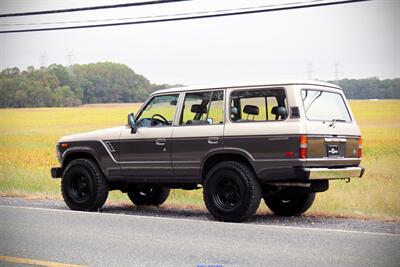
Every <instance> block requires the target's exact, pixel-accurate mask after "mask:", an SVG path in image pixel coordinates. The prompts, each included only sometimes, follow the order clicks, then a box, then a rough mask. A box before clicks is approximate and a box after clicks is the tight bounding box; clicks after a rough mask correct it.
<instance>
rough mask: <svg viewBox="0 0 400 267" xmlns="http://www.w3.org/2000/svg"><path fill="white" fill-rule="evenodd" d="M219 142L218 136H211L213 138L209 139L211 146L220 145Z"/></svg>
mask: <svg viewBox="0 0 400 267" xmlns="http://www.w3.org/2000/svg"><path fill="white" fill-rule="evenodd" d="M218 140H219V138H218V136H211V137H208V143H209V144H210V145H215V144H218Z"/></svg>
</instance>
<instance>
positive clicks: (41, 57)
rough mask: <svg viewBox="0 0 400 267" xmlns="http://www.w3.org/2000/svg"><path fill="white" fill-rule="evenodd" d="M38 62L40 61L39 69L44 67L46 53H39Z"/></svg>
mask: <svg viewBox="0 0 400 267" xmlns="http://www.w3.org/2000/svg"><path fill="white" fill-rule="evenodd" d="M39 61H40V66H41V67H45V66H46V61H47V55H46V51H44V52H41V53H40V56H39Z"/></svg>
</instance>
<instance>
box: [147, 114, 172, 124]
mask: <svg viewBox="0 0 400 267" xmlns="http://www.w3.org/2000/svg"><path fill="white" fill-rule="evenodd" d="M155 117H159V118H161V120H160V119H155ZM151 121H152V123H151V124H153V121H158V122H161V123H162V124H164V125H169V122H168V120H167V119H166V118H164V116H163V115H161V114H154V115H153V116H151Z"/></svg>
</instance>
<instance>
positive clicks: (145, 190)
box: [128, 184, 170, 206]
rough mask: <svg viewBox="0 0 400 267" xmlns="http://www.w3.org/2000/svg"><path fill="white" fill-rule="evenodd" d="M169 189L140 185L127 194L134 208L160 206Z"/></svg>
mask: <svg viewBox="0 0 400 267" xmlns="http://www.w3.org/2000/svg"><path fill="white" fill-rule="evenodd" d="M169 192H170V189H169V188H165V187H162V186H158V185H146V184H140V185H138V186H137V188H135V189H134V190H131V191H130V192H128V197H129V199H130V200H131V201H132V203H133V204H135V205H136V206H160V205H161V204H163V203H164V202H165V201H166V200H167V198H168V196H169Z"/></svg>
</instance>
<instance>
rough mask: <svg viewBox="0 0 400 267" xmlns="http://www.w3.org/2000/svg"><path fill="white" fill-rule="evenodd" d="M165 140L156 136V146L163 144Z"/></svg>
mask: <svg viewBox="0 0 400 267" xmlns="http://www.w3.org/2000/svg"><path fill="white" fill-rule="evenodd" d="M166 142H167V140H166V139H165V138H158V139H156V145H157V146H165V143H166Z"/></svg>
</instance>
